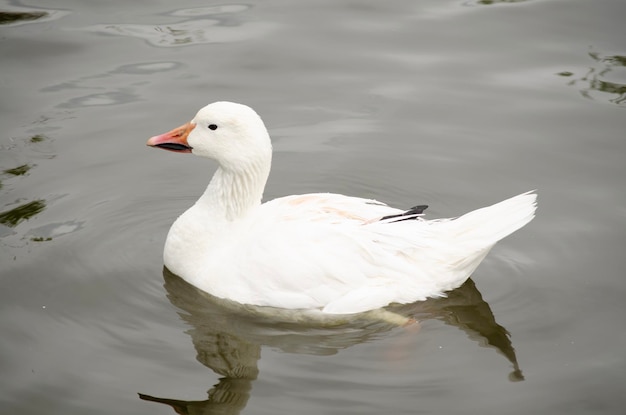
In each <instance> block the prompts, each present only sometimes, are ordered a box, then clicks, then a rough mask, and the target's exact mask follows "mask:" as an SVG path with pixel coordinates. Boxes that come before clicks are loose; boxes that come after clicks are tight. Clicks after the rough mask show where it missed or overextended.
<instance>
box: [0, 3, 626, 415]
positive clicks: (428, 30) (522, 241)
mask: <svg viewBox="0 0 626 415" xmlns="http://www.w3.org/2000/svg"><path fill="white" fill-rule="evenodd" d="M625 13H626V5H625V4H624V2H623V1H621V0H597V1H593V2H589V1H584V0H568V1H565V0H527V1H522V0H518V1H504V0H502V1H497V0H493V1H474V0H446V1H443V0H429V1H428V0H423V1H417V2H416V1H394V2H376V1H360V2H349V1H300V2H297V4H295V3H294V2H288V1H278V0H275V1H268V2H252V3H250V2H248V3H240V4H237V3H229V4H222V3H211V2H209V3H207V2H197V1H190V0H185V1H180V2H176V3H175V4H174V3H172V2H166V1H155V0H153V1H147V0H142V1H134V2H122V1H108V2H74V1H70V0H54V1H47V2H45V3H44V2H27V1H9V2H6V1H5V2H0V56H2V59H1V60H0V90H1V92H0V125H1V126H2V134H1V135H0V284H1V287H2V289H0V328H1V330H2V339H3V340H2V341H1V342H0V370H1V371H2V373H3V376H2V378H1V380H0V408H1V409H2V410H1V412H2V413H21V414H30V413H33V414H35V413H48V414H56V413H59V414H61V413H62V414H84V413H93V414H96V413H106V414H109V413H136V414H140V413H146V414H154V413H163V414H172V413H176V412H177V411H178V413H181V412H182V413H184V411H188V413H194V411H195V412H202V411H204V413H214V412H220V413H244V414H245V413H247V414H265V413H267V414H270V413H271V414H276V413H288V412H291V413H292V412H297V413H299V414H308V413H311V414H313V413H316V414H317V413H359V414H364V413H365V414H368V413H394V414H395V413H449V414H455V413H459V414H460V413H464V414H465V413H480V412H483V413H520V414H522V413H523V414H527V413H550V414H572V413H574V414H577V413H581V414H582V413H585V414H586V413H607V414H609V413H610V414H612V413H621V412H622V411H623V407H624V403H625V399H624V397H623V391H622V390H623V385H624V383H625V381H626V376H625V373H626V364H625V361H624V352H623V351H624V344H625V343H626V335H625V334H624V333H626V331H625V330H624V322H623V315H624V312H625V311H626V306H624V301H623V298H624V296H625V295H626V283H625V282H624V269H626V259H625V258H624V255H623V252H624V247H625V246H626V208H625V206H626V192H625V190H626V188H625V186H624V179H625V178H626V163H624V157H625V154H626V141H625V139H624V137H625V136H624V131H626V116H625V111H626V46H625V44H624V39H626V30H625V29H624V18H623V16H625V15H626V14H625ZM216 100H232V101H238V102H242V103H246V104H248V105H251V106H252V107H254V108H255V109H256V110H257V111H258V112H259V113H260V114H261V115H262V117H263V118H264V120H265V121H266V124H267V125H268V128H269V130H270V133H271V135H272V137H273V142H274V148H275V156H274V165H273V170H272V174H271V176H270V181H269V183H268V187H267V190H266V194H265V197H266V198H267V199H270V198H273V197H278V196H283V195H288V194H293V193H304V192H317V191H331V192H339V193H346V194H351V195H356V196H361V197H371V198H376V199H379V200H383V201H385V202H388V203H390V204H392V205H395V206H398V207H407V208H408V207H410V206H414V205H416V204H428V205H430V208H429V210H428V217H430V218H434V217H441V216H455V215H459V214H461V213H463V212H466V211H468V210H471V209H474V208H478V207H481V206H484V205H487V204H491V203H494V202H497V201H499V200H501V199H504V198H506V197H509V196H512V195H514V194H518V193H521V192H524V191H527V190H531V189H537V190H538V193H539V198H540V200H539V211H538V216H537V218H536V219H535V220H534V221H533V222H532V223H531V224H529V225H528V226H527V227H526V228H524V229H523V230H521V231H519V232H518V233H516V234H515V235H513V236H511V237H510V238H507V239H506V240H505V241H503V242H502V243H500V244H499V245H498V246H496V248H495V249H494V250H493V251H492V252H491V254H490V256H488V258H487V259H486V260H485V262H484V263H483V264H482V265H481V267H480V268H479V269H478V270H477V272H476V273H475V275H474V276H473V277H472V280H471V281H469V282H468V284H466V285H465V286H464V287H462V288H461V289H459V290H456V291H454V292H453V293H451V294H450V296H449V298H447V299H444V300H439V301H428V302H425V303H418V304H414V305H410V306H407V307H402V308H400V309H399V310H396V311H398V312H399V313H401V314H403V315H410V316H413V317H414V318H416V319H417V320H419V321H420V324H419V326H412V327H408V328H402V327H398V326H397V325H394V324H393V323H391V322H389V321H385V320H380V319H378V320H377V319H375V318H355V319H354V320H350V321H339V322H334V323H333V324H327V325H323V326H319V325H315V324H310V323H307V322H303V321H299V322H293V321H292V322H289V321H287V322H286V321H284V318H279V317H277V316H258V315H254V314H251V313H249V312H241V310H238V311H237V310H233V309H231V308H229V307H225V306H224V305H220V304H215V303H214V302H212V301H211V300H207V299H206V298H205V297H204V296H202V295H201V294H199V293H198V292H196V291H195V290H194V289H193V287H189V286H188V285H186V284H185V283H184V282H183V281H181V280H180V279H178V278H176V277H175V276H171V275H169V274H168V273H167V272H165V273H164V270H163V264H162V259H161V253H162V247H163V242H164V239H165V235H166V232H167V230H168V228H169V226H170V224H171V223H172V221H173V220H174V219H175V217H176V216H177V215H178V214H179V213H180V212H182V211H183V210H184V209H185V208H186V207H188V206H189V205H190V204H191V203H193V201H194V200H195V198H196V197H197V196H198V195H199V194H200V192H201V191H202V190H203V188H204V186H205V185H206V183H207V182H208V179H209V177H210V175H211V173H212V171H213V170H214V168H215V165H214V164H211V163H207V162H206V161H204V160H198V159H197V158H194V157H192V156H184V155H177V154H171V153H166V152H158V151H154V150H150V149H147V148H146V147H145V141H146V139H147V138H148V137H150V136H152V135H154V134H157V133H161V132H164V131H167V130H169V129H171V128H173V127H175V126H177V125H180V124H182V123H183V122H186V121H188V120H189V119H190V118H191V117H192V116H193V114H194V113H195V111H196V110H197V109H198V108H199V107H201V106H203V105H205V104H207V103H209V102H212V101H216ZM416 327H418V328H419V330H418V329H417V328H416ZM139 394H140V395H139Z"/></svg>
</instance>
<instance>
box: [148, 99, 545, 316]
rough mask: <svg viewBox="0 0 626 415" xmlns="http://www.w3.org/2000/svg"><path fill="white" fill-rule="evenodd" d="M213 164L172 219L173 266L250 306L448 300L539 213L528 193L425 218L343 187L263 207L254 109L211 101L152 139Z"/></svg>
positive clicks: (265, 158)
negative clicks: (191, 200)
mask: <svg viewBox="0 0 626 415" xmlns="http://www.w3.org/2000/svg"><path fill="white" fill-rule="evenodd" d="M147 144H148V145H149V146H152V147H159V148H163V149H166V150H170V151H175V152H179V153H193V154H196V155H198V156H202V157H208V158H211V159H214V160H216V161H217V162H218V163H219V167H218V169H217V171H216V172H215V174H214V175H213V178H212V179H211V182H210V183H209V186H208V187H207V189H206V191H205V192H204V194H203V195H202V196H201V197H200V199H198V201H197V202H196V203H195V204H194V205H193V206H192V207H191V208H189V209H188V210H187V211H186V212H185V213H183V214H182V215H181V216H180V217H179V218H178V219H177V220H176V221H175V222H174V224H173V225H172V227H171V229H170V231H169V234H168V235H167V240H166V242H165V251H164V262H165V265H166V266H167V268H168V269H169V270H170V271H172V272H173V273H175V274H177V275H179V276H180V277H182V278H183V279H185V280H186V281H187V282H189V283H190V284H192V285H194V286H196V287H197V288H199V289H201V290H204V291H206V292H208V293H210V294H212V295H214V296H217V297H220V298H226V299H229V300H233V301H236V302H238V303H242V304H250V305H257V306H272V307H278V308H286V309H315V310H321V311H322V312H323V313H329V314H350V313H358V312H364V311H368V310H373V309H378V308H381V307H384V306H386V305H389V304H391V303H411V302H415V301H419V300H424V299H426V298H427V297H438V296H444V295H445V294H444V292H445V291H449V290H452V289H454V288H456V287H459V286H460V285H462V284H463V282H464V281H465V280H466V279H467V278H469V276H470V275H471V274H472V272H473V271H474V270H475V269H476V267H477V266H478V264H479V263H480V262H481V261H482V260H483V258H484V257H485V255H487V253H488V252H489V250H490V249H491V247H493V245H494V244H495V243H496V242H497V241H499V240H500V239H502V238H504V237H505V236H507V235H509V234H511V233H512V232H514V231H516V230H517V229H519V228H521V227H522V226H524V225H526V224H527V223H528V222H530V220H532V218H533V217H534V212H535V209H536V195H535V194H533V193H530V192H529V193H524V194H521V195H518V196H515V197H513V198H511V199H507V200H505V201H503V202H500V203H498V204H495V205H493V206H489V207H486V208H482V209H478V210H475V211H473V212H470V213H467V214H465V215H463V216H461V217H459V218H456V219H437V220H425V219H423V218H422V210H423V209H425V208H426V207H425V206H418V207H416V208H413V209H412V210H409V211H403V210H399V209H395V208H392V207H389V206H387V205H385V204H383V203H380V202H378V201H375V200H368V199H361V198H358V197H349V196H344V195H339V194H330V193H323V194H305V195H295V196H287V197H282V198H279V199H275V200H272V201H269V202H266V203H263V204H262V203H261V198H262V195H263V190H264V188H265V183H266V181H267V178H268V175H269V172H270V166H271V161H272V144H271V142H270V137H269V134H268V132H267V129H266V128H265V125H264V124H263V121H262V120H261V118H260V117H259V116H258V115H257V114H256V112H254V110H252V109H251V108H249V107H247V106H245V105H241V104H235V103H231V102H215V103H213V104H210V105H207V106H206V107H204V108H202V109H201V110H200V111H198V113H197V114H196V116H195V117H194V118H193V119H192V120H191V121H190V122H189V123H187V124H185V125H182V126H181V127H179V128H176V129H174V130H172V131H170V132H168V133H165V134H162V135H158V136H154V137H152V138H150V139H149V140H148V142H147Z"/></svg>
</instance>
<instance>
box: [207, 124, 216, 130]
mask: <svg viewBox="0 0 626 415" xmlns="http://www.w3.org/2000/svg"><path fill="white" fill-rule="evenodd" d="M209 130H217V125H215V124H209Z"/></svg>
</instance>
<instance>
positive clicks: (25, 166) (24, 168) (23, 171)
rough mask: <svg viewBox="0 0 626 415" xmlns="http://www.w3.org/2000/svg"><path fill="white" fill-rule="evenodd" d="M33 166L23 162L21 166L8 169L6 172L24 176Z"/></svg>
mask: <svg viewBox="0 0 626 415" xmlns="http://www.w3.org/2000/svg"><path fill="white" fill-rule="evenodd" d="M31 168H32V166H29V165H28V164H22V165H21V166H18V167H14V168H12V169H6V170H5V171H4V173H6V174H10V175H12V176H24V175H25V174H26V173H28V171H29V170H30V169H31Z"/></svg>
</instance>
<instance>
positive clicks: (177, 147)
mask: <svg viewBox="0 0 626 415" xmlns="http://www.w3.org/2000/svg"><path fill="white" fill-rule="evenodd" d="M194 128H196V124H193V123H191V122H188V123H187V124H183V125H181V126H180V127H178V128H174V129H173V130H172V131H168V132H167V133H165V134H161V135H155V136H154V137H150V139H149V140H148V142H147V143H146V145H149V146H150V147H158V148H162V149H164V150H169V151H174V152H176V153H191V150H192V147H191V146H190V145H189V143H188V142H187V137H188V136H189V133H190V132H191V130H193V129H194Z"/></svg>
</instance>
